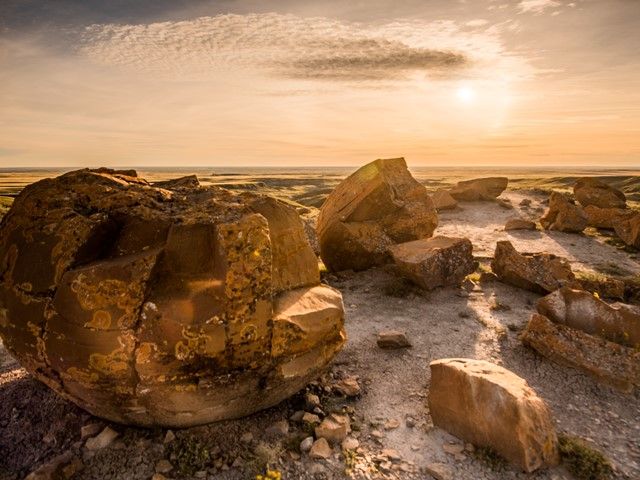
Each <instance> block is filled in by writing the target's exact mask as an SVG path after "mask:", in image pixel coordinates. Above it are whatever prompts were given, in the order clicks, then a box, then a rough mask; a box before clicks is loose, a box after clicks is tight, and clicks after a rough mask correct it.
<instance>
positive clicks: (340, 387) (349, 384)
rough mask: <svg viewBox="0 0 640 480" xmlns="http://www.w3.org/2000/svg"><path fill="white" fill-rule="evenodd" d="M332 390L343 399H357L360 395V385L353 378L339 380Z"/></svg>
mask: <svg viewBox="0 0 640 480" xmlns="http://www.w3.org/2000/svg"><path fill="white" fill-rule="evenodd" d="M334 388H335V389H336V391H338V392H339V393H341V394H342V395H344V396H345V397H357V396H358V395H360V384H359V383H358V380H357V379H356V378H355V377H347V378H343V379H341V380H339V381H338V382H337V383H336V384H335V387H334Z"/></svg>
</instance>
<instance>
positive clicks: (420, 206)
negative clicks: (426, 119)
mask: <svg viewBox="0 0 640 480" xmlns="http://www.w3.org/2000/svg"><path fill="white" fill-rule="evenodd" d="M437 225H438V216H437V213H436V209H435V207H434V206H433V202H432V201H431V199H430V198H429V195H428V194H427V190H426V189H425V188H424V186H423V185H421V184H420V183H418V182H417V181H416V180H415V179H414V178H413V177H412V176H411V174H410V173H409V170H407V164H406V163H405V161H404V158H393V159H386V160H376V161H374V162H371V163H369V164H367V165H365V166H364V167H362V168H360V169H359V170H357V171H356V172H355V173H354V174H352V175H351V176H350V177H348V178H347V179H345V180H344V181H343V182H342V183H341V184H340V185H338V186H337V187H336V189H335V190H334V191H333V192H331V194H330V195H329V197H328V198H327V200H326V201H325V202H324V204H323V205H322V208H321V209H320V215H319V217H318V225H317V230H318V239H319V242H320V256H321V257H322V261H323V262H324V264H325V265H326V267H327V268H328V269H329V270H332V271H340V270H364V269H367V268H370V267H373V266H376V265H382V264H384V263H387V262H388V261H389V254H388V252H387V250H388V248H389V247H390V246H391V245H394V244H396V243H401V242H408V241H410V240H417V239H419V238H425V237H430V236H431V235H432V233H433V231H434V230H435V228H436V226H437Z"/></svg>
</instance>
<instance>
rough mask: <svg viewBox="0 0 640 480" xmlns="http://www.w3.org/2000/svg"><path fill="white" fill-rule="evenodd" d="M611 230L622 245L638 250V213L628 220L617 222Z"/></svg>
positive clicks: (639, 219)
mask: <svg viewBox="0 0 640 480" xmlns="http://www.w3.org/2000/svg"><path fill="white" fill-rule="evenodd" d="M613 228H614V229H615V231H616V234H617V235H618V236H619V237H620V240H622V241H623V242H624V243H626V244H627V245H630V246H632V247H635V248H640V212H636V213H635V215H633V216H632V217H630V218H624V219H621V220H619V221H617V222H616V223H615V224H614V226H613Z"/></svg>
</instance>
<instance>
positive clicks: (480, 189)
mask: <svg viewBox="0 0 640 480" xmlns="http://www.w3.org/2000/svg"><path fill="white" fill-rule="evenodd" d="M508 184H509V179H508V178H507V177H487V178H476V179H473V180H464V181H462V182H458V183H457V184H456V186H455V187H453V188H452V189H451V190H450V191H449V193H450V194H451V196H452V197H453V198H455V199H456V200H459V201H466V202H473V201H477V200H495V199H496V198H497V197H498V196H499V195H500V194H501V193H502V192H504V190H505V189H506V188H507V185H508Z"/></svg>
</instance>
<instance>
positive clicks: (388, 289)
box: [382, 277, 422, 298]
mask: <svg viewBox="0 0 640 480" xmlns="http://www.w3.org/2000/svg"><path fill="white" fill-rule="evenodd" d="M382 291H383V292H384V294H385V295H386V296H388V297H396V298H406V297H408V296H409V295H411V294H421V293H422V291H421V290H420V288H419V287H417V286H416V285H415V284H414V283H413V282H411V280H408V279H406V278H403V277H394V278H392V279H390V280H389V281H387V283H385V284H384V287H383V289H382Z"/></svg>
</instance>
